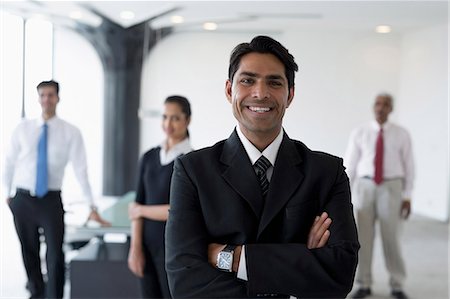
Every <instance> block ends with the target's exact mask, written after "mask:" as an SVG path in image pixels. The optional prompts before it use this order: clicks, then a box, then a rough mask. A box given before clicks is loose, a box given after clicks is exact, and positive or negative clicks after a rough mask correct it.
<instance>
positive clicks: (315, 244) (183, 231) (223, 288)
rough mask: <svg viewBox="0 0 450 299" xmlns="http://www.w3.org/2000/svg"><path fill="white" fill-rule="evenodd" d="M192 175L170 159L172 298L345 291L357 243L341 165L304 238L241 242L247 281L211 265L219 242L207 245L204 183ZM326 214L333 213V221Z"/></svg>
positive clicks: (325, 294) (168, 232)
mask: <svg viewBox="0 0 450 299" xmlns="http://www.w3.org/2000/svg"><path fill="white" fill-rule="evenodd" d="M195 179H196V178H192V177H190V176H189V175H188V173H187V172H186V170H185V168H184V165H183V161H182V160H178V161H177V162H176V163H175V167H174V175H173V177H172V188H171V210H170V216H169V219H168V222H167V226H166V270H167V274H168V280H169V286H170V289H171V292H172V295H173V296H174V297H175V298H177V297H191V298H204V297H207V298H214V297H220V298H224V297H235V298H244V297H248V296H250V297H254V296H256V295H257V294H284V295H293V296H297V297H308V298H314V297H319V298H330V297H333V298H338V297H345V296H346V295H347V294H348V293H349V292H350V290H351V287H352V283H353V278H354V273H355V269H356V264H357V251H358V249H359V244H358V240H357V235H356V226H355V222H354V218H353V213H352V205H351V202H350V193H349V192H350V190H349V188H348V178H347V176H346V174H345V172H344V170H343V168H342V167H341V168H340V169H339V170H338V174H337V177H336V181H335V184H334V186H333V188H332V190H330V194H329V200H328V201H327V203H326V204H325V205H324V207H323V208H324V211H326V212H327V214H328V215H326V216H325V214H323V215H322V216H321V217H319V219H318V220H317V222H314V224H313V226H312V229H311V230H310V233H309V237H308V240H307V242H306V244H303V243H296V242H293V243H264V244H262V243H251V244H245V257H246V266H247V274H248V278H249V280H248V281H243V280H240V279H236V277H235V276H234V275H232V274H230V273H225V272H222V271H218V270H217V269H216V267H215V263H216V261H215V260H216V256H217V253H216V252H217V251H219V250H220V249H222V247H223V245H221V246H220V247H219V245H217V246H209V245H210V243H211V238H210V231H208V227H207V226H206V225H205V222H204V221H205V218H204V215H203V211H202V207H201V205H200V199H202V198H206V197H207V196H208V195H207V194H208V193H207V191H208V190H209V189H208V188H205V189H198V184H195V183H194V182H193V180H195ZM322 217H323V218H322ZM327 218H332V219H333V224H332V225H331V223H330V221H331V220H326V219H327ZM327 230H329V231H330V232H327ZM208 247H209V248H208ZM208 249H209V250H208ZM211 264H213V265H214V267H211ZM275 268H276V269H277V271H276V273H275V272H274V269H275ZM235 269H236V265H235Z"/></svg>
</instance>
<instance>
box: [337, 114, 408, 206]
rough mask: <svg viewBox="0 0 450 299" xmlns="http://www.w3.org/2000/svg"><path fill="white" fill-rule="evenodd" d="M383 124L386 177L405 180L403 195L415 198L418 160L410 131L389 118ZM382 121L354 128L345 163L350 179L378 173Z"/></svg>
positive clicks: (352, 180)
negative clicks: (378, 150) (414, 155)
mask: <svg viewBox="0 0 450 299" xmlns="http://www.w3.org/2000/svg"><path fill="white" fill-rule="evenodd" d="M382 128H383V143H384V154H383V179H387V180H389V179H396V178H401V179H402V180H403V191H402V193H403V194H402V195H403V198H409V199H411V193H412V189H413V181H414V161H413V152H412V145H411V138H410V136H409V133H408V132H407V131H406V130H405V129H404V128H402V127H400V126H398V125H396V124H393V123H390V122H386V123H384V124H383V126H382ZM379 130H380V125H379V124H378V123H377V122H376V121H372V122H370V123H367V124H364V125H362V126H360V127H358V128H356V129H355V130H353V131H352V133H351V135H350V140H349V144H348V147H347V151H346V154H345V159H344V164H345V167H346V168H347V174H348V176H349V178H350V182H351V183H353V182H354V180H355V179H356V178H362V177H373V176H374V173H375V166H374V161H375V150H376V140H377V136H378V132H379Z"/></svg>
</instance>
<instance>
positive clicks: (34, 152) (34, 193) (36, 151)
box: [3, 80, 109, 298]
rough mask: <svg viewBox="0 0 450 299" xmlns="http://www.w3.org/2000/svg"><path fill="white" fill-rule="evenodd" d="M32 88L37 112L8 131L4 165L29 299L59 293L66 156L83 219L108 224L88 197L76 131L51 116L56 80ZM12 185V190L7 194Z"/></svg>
mask: <svg viewBox="0 0 450 299" xmlns="http://www.w3.org/2000/svg"><path fill="white" fill-rule="evenodd" d="M37 91H38V94H39V104H40V105H41V108H42V115H41V117H40V118H38V119H35V120H24V121H22V122H21V123H20V124H19V125H18V126H17V128H16V129H15V131H14V133H13V136H12V139H11V146H10V148H9V150H8V152H7V155H6V159H5V164H4V175H3V178H4V182H3V183H4V186H5V188H4V190H5V193H6V194H4V196H5V198H6V200H7V203H8V205H9V207H10V209H11V211H12V213H13V216H14V224H15V227H16V231H17V235H18V237H19V240H20V243H21V247H22V257H23V262H24V266H25V270H26V273H27V277H28V289H29V291H30V293H31V298H62V297H63V293H64V292H63V290H64V280H65V277H64V253H63V248H62V246H63V241H64V210H63V206H62V202H61V186H62V181H63V176H64V169H65V167H66V165H67V164H68V162H69V161H70V162H72V165H73V169H74V172H75V175H76V177H77V179H78V181H79V183H80V185H81V188H82V191H83V195H84V196H85V197H86V199H87V200H88V202H89V204H90V207H91V213H90V215H89V219H91V220H94V221H97V222H99V223H100V224H102V225H109V223H108V222H106V221H104V220H103V219H102V218H101V217H100V216H99V214H98V213H97V209H96V206H95V205H94V202H93V198H92V192H91V187H90V184H89V181H88V175H87V163H86V153H85V148H84V144H83V139H82V137H81V133H80V131H79V130H78V129H77V128H76V127H75V126H73V125H71V124H69V123H67V122H66V121H64V120H62V119H60V118H58V117H57V116H56V106H57V105H58V103H59V84H58V82H56V81H53V80H51V81H43V82H41V83H39V85H38V86H37ZM13 180H14V182H13ZM13 185H14V186H16V190H15V191H16V192H15V195H14V196H13V197H11V195H12V194H13V192H12V191H13V190H12V186H13ZM40 228H42V229H43V234H44V237H45V242H46V245H47V255H46V258H47V259H46V264H47V274H48V279H47V282H46V283H45V282H44V279H43V277H42V272H41V263H40V257H39V248H40V242H39V234H40V233H39V229H40Z"/></svg>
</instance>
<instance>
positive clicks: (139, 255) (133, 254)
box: [128, 246, 145, 277]
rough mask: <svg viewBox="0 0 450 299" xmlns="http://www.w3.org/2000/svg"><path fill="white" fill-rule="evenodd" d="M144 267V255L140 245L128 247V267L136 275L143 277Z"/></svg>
mask: <svg viewBox="0 0 450 299" xmlns="http://www.w3.org/2000/svg"><path fill="white" fill-rule="evenodd" d="M144 267H145V255H144V250H143V249H142V247H140V248H136V247H134V246H131V247H130V251H129V252H128V268H129V269H130V270H131V272H133V273H134V274H135V275H136V276H137V277H144Z"/></svg>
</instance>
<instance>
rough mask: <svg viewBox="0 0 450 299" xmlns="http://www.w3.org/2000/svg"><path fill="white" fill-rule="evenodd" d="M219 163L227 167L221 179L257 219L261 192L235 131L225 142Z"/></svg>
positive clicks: (261, 200)
mask: <svg viewBox="0 0 450 299" xmlns="http://www.w3.org/2000/svg"><path fill="white" fill-rule="evenodd" d="M220 161H221V162H222V163H224V164H226V165H227V166H228V167H226V168H225V170H224V171H223V172H222V177H223V178H224V179H225V181H226V182H227V183H228V184H229V185H230V186H231V187H232V188H233V189H234V190H235V191H236V192H237V193H238V194H239V195H240V196H241V197H243V198H244V199H245V200H246V201H247V202H248V204H249V205H250V207H251V208H252V210H253V212H254V213H255V215H256V216H257V218H259V217H260V215H261V210H262V207H263V199H262V195H261V190H260V188H259V183H258V180H257V178H256V174H255V171H254V170H253V167H252V165H251V162H250V159H249V157H248V155H247V153H246V152H245V149H244V146H243V145H242V143H241V141H240V140H239V137H238V135H237V133H236V130H235V131H234V132H233V133H232V134H231V136H230V138H228V139H227V140H226V141H225V144H224V147H223V152H222V155H221V157H220Z"/></svg>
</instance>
